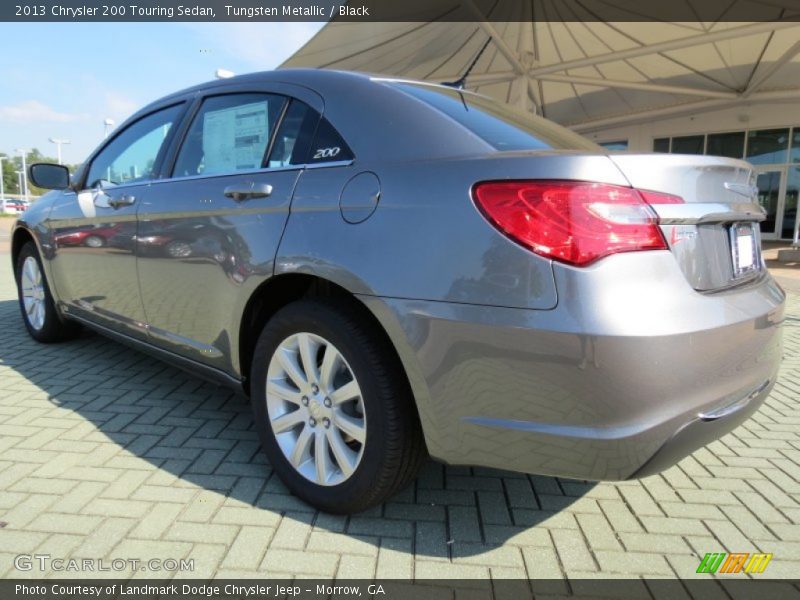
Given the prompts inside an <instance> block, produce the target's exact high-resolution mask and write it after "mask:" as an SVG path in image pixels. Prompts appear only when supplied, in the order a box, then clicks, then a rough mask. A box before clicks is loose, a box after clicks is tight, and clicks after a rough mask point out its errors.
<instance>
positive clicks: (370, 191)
mask: <svg viewBox="0 0 800 600" xmlns="http://www.w3.org/2000/svg"><path fill="white" fill-rule="evenodd" d="M380 197H381V182H380V180H379V179H378V176H377V175H375V173H372V172H370V171H363V172H361V173H359V174H358V175H355V176H354V177H353V178H352V179H350V181H348V182H347V183H346V184H345V185H344V188H343V189H342V194H341V196H339V210H340V211H341V212H342V218H343V219H344V220H345V221H347V222H348V223H353V224H355V223H363V222H364V221H366V220H367V219H368V218H369V217H370V216H372V213H374V212H375V209H376V208H377V207H378V201H379V200H380Z"/></svg>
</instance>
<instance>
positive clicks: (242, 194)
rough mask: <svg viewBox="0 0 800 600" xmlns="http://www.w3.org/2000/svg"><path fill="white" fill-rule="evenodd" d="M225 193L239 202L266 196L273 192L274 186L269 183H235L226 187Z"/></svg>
mask: <svg viewBox="0 0 800 600" xmlns="http://www.w3.org/2000/svg"><path fill="white" fill-rule="evenodd" d="M223 194H224V195H225V196H226V197H227V198H231V199H233V200H236V201H237V202H241V201H242V200H250V199H252V198H266V197H267V196H269V195H270V194H272V186H271V185H269V184H268V183H251V184H246V183H245V184H233V185H229V186H228V187H226V188H225V191H224V192H223Z"/></svg>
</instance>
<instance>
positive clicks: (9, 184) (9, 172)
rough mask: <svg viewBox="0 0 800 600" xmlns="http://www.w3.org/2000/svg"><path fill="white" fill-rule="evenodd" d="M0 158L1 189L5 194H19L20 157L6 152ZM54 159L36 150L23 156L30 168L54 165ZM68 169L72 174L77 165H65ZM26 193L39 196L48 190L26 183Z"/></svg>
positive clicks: (0, 154)
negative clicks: (1, 172)
mask: <svg viewBox="0 0 800 600" xmlns="http://www.w3.org/2000/svg"><path fill="white" fill-rule="evenodd" d="M0 156H2V157H4V160H3V188H4V191H5V193H7V194H21V193H22V190H21V189H20V185H19V178H18V177H17V173H16V172H17V171H21V170H22V157H21V156H20V155H19V154H9V153H7V152H0ZM55 162H57V161H56V159H55V158H53V157H51V156H45V155H44V154H42V153H41V152H40V151H39V149H38V148H32V149H31V150H30V151H29V152H28V154H26V155H25V165H26V166H27V167H30V166H31V165H32V164H33V163H55ZM65 166H66V167H68V168H69V171H70V173H74V172H75V169H77V168H78V166H79V165H65ZM28 191H29V192H30V195H31V196H41V195H42V194H44V193H46V192H47V191H48V190H43V189H41V188H38V187H36V186H35V185H33V184H32V183H31V182H30V181H28Z"/></svg>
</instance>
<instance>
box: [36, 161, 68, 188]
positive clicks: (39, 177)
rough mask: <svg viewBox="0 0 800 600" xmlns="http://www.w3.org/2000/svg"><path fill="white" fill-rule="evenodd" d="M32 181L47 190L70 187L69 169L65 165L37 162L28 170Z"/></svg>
mask: <svg viewBox="0 0 800 600" xmlns="http://www.w3.org/2000/svg"><path fill="white" fill-rule="evenodd" d="M28 173H29V175H30V179H31V182H33V185H35V186H36V187H40V188H44V189H46V190H63V189H66V188H68V187H69V169H68V168H67V167H65V166H63V165H53V164H50V163H36V164H34V165H31V168H30V169H29V170H28Z"/></svg>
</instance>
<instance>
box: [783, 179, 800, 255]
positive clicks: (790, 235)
mask: <svg viewBox="0 0 800 600" xmlns="http://www.w3.org/2000/svg"><path fill="white" fill-rule="evenodd" d="M798 195H800V167H796V166H791V167H789V169H788V172H787V175H786V185H785V186H784V191H783V225H782V227H781V229H782V231H781V238H784V239H787V240H791V239H794V231H795V227H797V198H798Z"/></svg>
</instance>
